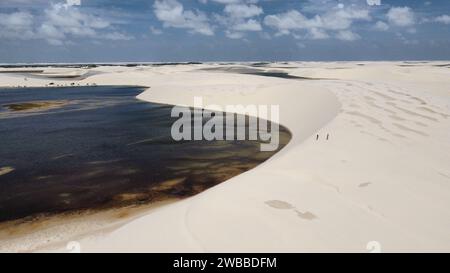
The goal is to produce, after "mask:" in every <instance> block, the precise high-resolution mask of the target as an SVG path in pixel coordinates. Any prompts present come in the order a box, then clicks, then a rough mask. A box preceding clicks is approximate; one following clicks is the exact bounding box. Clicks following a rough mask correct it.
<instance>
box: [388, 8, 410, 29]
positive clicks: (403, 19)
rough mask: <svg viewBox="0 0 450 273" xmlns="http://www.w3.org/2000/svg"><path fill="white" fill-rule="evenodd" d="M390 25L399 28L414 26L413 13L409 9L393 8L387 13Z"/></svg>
mask: <svg viewBox="0 0 450 273" xmlns="http://www.w3.org/2000/svg"><path fill="white" fill-rule="evenodd" d="M387 18H388V21H389V23H391V25H395V26H399V27H410V26H413V25H414V24H415V21H416V20H415V15H414V12H413V11H412V10H411V8H409V7H393V8H391V9H390V10H389V11H388V13H387Z"/></svg>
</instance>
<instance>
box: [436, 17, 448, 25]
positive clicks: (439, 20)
mask: <svg viewBox="0 0 450 273" xmlns="http://www.w3.org/2000/svg"><path fill="white" fill-rule="evenodd" d="M434 21H435V22H437V23H442V24H446V25H448V24H450V16H449V15H441V16H438V17H436V18H435V19H434Z"/></svg>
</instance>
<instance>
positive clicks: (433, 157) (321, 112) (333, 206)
mask: <svg viewBox="0 0 450 273" xmlns="http://www.w3.org/2000/svg"><path fill="white" fill-rule="evenodd" d="M444 64H445V62H429V63H420V64H419V63H417V64H405V63H400V62H399V63H388V62H385V63H367V62H366V63H289V64H284V65H283V66H284V67H285V68H279V67H280V65H279V64H272V65H271V66H272V68H265V69H267V70H278V71H285V72H289V73H290V74H291V75H296V76H302V77H312V78H321V79H323V80H313V81H302V80H288V79H279V78H269V77H262V76H252V75H240V74H232V73H224V72H217V71H215V72H207V71H198V69H200V68H208V67H217V65H213V64H205V65H192V66H176V67H135V68H126V67H100V68H96V70H97V71H101V72H103V73H102V74H99V75H94V76H92V77H88V78H87V79H85V80H83V81H81V83H82V84H86V83H96V84H108V85H115V84H117V85H124V84H129V85H143V86H149V87H150V88H149V89H148V90H147V91H146V92H144V93H143V94H141V95H140V96H139V99H142V100H146V101H152V102H158V103H167V104H176V105H185V106H192V104H193V102H194V100H193V97H194V96H202V97H203V98H204V102H205V104H216V105H227V104H269V105H270V104H275V105H280V111H281V112H280V123H281V124H282V125H284V126H286V127H287V128H289V129H290V130H291V132H292V134H293V138H292V141H291V142H290V143H289V145H288V146H287V147H286V148H285V149H284V150H282V151H281V152H280V153H278V154H276V155H275V156H274V157H272V158H271V159H270V160H269V161H267V162H265V163H264V164H262V165H260V166H258V167H257V168H255V169H253V170H251V171H249V172H247V173H244V174H242V175H240V176H238V177H235V178H233V179H231V180H229V181H226V182H224V183H222V184H220V185H218V186H216V187H214V188H212V189H210V190H208V191H205V192H203V193H201V194H199V195H197V196H194V197H192V198H189V199H187V200H184V201H180V202H177V203H174V204H171V205H167V206H164V207H162V208H159V209H156V210H153V211H150V212H149V213H148V214H147V215H145V216H143V217H140V218H139V219H137V220H133V221H131V222H130V223H128V224H126V225H124V226H122V227H120V228H118V229H116V230H114V231H112V232H110V231H108V232H105V233H104V234H102V235H96V236H90V237H85V238H80V239H79V242H80V243H81V247H82V250H83V251H87V252H99V251H105V252H250V251H251V252H309V251H314V252H324V251H327V252H328V251H332V252H349V251H351V252H366V251H367V249H366V247H367V244H368V243H369V242H372V241H376V242H378V243H379V245H380V246H381V249H382V251H386V252H397V251H408V252H418V251H444V252H448V251H450V232H449V230H450V210H449V208H450V77H449V76H450V69H449V68H448V67H446V66H443V65H444ZM405 65H406V66H405ZM275 67H278V68H275ZM325 79H328V80H325ZM46 82H48V81H45V80H42V79H30V80H28V81H27V82H24V81H23V79H21V78H19V77H14V76H12V75H8V74H4V75H2V74H0V86H16V85H24V84H27V85H28V86H43V85H45V84H46ZM317 135H319V140H316V138H317ZM327 135H329V140H326V136H327ZM44 249H45V247H44ZM46 250H54V249H51V248H47V249H46ZM64 250H65V248H57V249H56V251H64Z"/></svg>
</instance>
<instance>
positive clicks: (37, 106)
mask: <svg viewBox="0 0 450 273" xmlns="http://www.w3.org/2000/svg"><path fill="white" fill-rule="evenodd" d="M67 104H68V101H32V102H21V103H12V104H4V105H3V107H5V108H6V109H8V110H9V111H14V112H20V111H45V110H50V109H55V108H59V107H63V106H65V105H67Z"/></svg>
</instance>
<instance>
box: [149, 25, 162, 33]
mask: <svg viewBox="0 0 450 273" xmlns="http://www.w3.org/2000/svg"><path fill="white" fill-rule="evenodd" d="M150 32H151V33H152V34H153V35H161V34H163V31H162V30H161V29H159V28H155V27H154V26H151V27H150Z"/></svg>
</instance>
